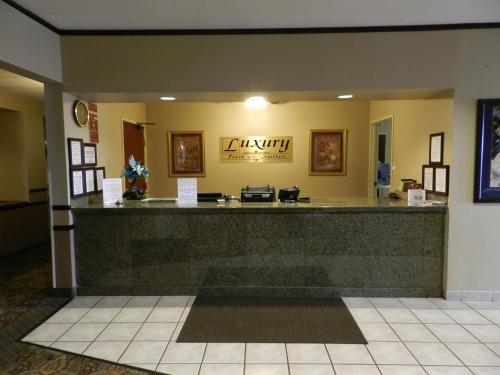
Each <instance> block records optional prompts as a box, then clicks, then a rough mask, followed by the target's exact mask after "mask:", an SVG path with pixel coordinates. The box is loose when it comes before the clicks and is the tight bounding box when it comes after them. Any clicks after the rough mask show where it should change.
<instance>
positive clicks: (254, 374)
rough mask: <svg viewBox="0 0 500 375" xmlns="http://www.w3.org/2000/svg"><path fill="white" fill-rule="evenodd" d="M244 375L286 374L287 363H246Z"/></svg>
mask: <svg viewBox="0 0 500 375" xmlns="http://www.w3.org/2000/svg"><path fill="white" fill-rule="evenodd" d="M245 375H288V365H283V364H282V365H280V364H265V365H264V364H247V365H245ZM331 375H333V372H332V373H331Z"/></svg>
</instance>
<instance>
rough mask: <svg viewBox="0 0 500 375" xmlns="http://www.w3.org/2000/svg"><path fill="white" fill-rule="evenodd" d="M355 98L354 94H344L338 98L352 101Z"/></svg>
mask: <svg viewBox="0 0 500 375" xmlns="http://www.w3.org/2000/svg"><path fill="white" fill-rule="evenodd" d="M352 97H353V95H352V94H344V95H339V96H337V99H351V98H352Z"/></svg>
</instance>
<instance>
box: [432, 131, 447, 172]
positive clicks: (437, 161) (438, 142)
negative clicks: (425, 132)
mask: <svg viewBox="0 0 500 375" xmlns="http://www.w3.org/2000/svg"><path fill="white" fill-rule="evenodd" d="M443 155H444V133H435V134H431V135H430V140H429V164H433V165H442V164H443V162H444V156H443Z"/></svg>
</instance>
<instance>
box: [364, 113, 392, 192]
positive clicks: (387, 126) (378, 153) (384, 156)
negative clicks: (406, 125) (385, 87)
mask: <svg viewBox="0 0 500 375" xmlns="http://www.w3.org/2000/svg"><path fill="white" fill-rule="evenodd" d="M370 125H371V126H370V129H371V140H372V141H371V150H372V152H371V160H372V161H371V163H370V176H371V178H370V185H371V188H370V196H371V197H372V198H376V197H378V196H379V192H380V191H381V190H380V189H386V190H388V191H389V190H390V188H391V183H392V181H391V179H392V169H393V165H392V144H393V128H392V125H393V118H392V116H388V117H385V118H382V119H380V120H376V121H373V122H371V123H370ZM388 191H387V192H388Z"/></svg>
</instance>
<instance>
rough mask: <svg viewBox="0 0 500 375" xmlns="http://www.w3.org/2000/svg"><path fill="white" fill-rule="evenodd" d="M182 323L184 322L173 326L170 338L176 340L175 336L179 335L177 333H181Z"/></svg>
mask: <svg viewBox="0 0 500 375" xmlns="http://www.w3.org/2000/svg"><path fill="white" fill-rule="evenodd" d="M183 325H184V323H178V324H177V327H176V328H175V331H174V333H173V335H172V337H171V338H170V340H172V341H177V338H178V337H179V333H181V330H182V327H183Z"/></svg>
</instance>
